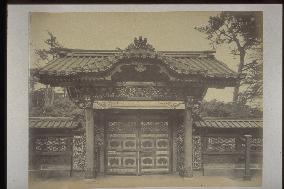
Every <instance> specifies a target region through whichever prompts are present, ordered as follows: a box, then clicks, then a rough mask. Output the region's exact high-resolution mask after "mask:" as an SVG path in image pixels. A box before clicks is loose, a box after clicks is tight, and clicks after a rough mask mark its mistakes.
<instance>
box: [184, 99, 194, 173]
mask: <svg viewBox="0 0 284 189" xmlns="http://www.w3.org/2000/svg"><path fill="white" fill-rule="evenodd" d="M192 100H193V99H192V97H187V98H186V99H185V110H184V176H185V177H193V172H192V155H193V141H192V125H193V119H192V107H191V105H192Z"/></svg>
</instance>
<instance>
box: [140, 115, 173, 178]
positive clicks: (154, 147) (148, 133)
mask: <svg viewBox="0 0 284 189" xmlns="http://www.w3.org/2000/svg"><path fill="white" fill-rule="evenodd" d="M140 128H141V129H140V141H141V142H140V153H141V154H140V156H139V158H140V162H141V166H140V168H141V169H140V172H141V174H147V173H150V174H151V173H168V172H169V171H170V164H169V157H170V140H169V138H170V136H169V125H168V121H160V120H147V121H140Z"/></svg>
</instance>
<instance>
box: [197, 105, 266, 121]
mask: <svg viewBox="0 0 284 189" xmlns="http://www.w3.org/2000/svg"><path fill="white" fill-rule="evenodd" d="M201 115H202V117H220V118H226V119H251V118H262V111H261V110H259V109H257V108H252V107H250V106H248V105H244V104H240V103H224V102H220V101H217V100H211V101H209V102H207V101H203V102H202V111H201Z"/></svg>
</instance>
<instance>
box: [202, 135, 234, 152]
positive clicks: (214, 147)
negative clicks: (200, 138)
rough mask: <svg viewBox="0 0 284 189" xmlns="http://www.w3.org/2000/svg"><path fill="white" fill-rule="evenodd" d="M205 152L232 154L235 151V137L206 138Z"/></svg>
mask: <svg viewBox="0 0 284 189" xmlns="http://www.w3.org/2000/svg"><path fill="white" fill-rule="evenodd" d="M205 151H207V152H234V151H236V138H235V137H219V136H218V137H207V148H206V149H205Z"/></svg>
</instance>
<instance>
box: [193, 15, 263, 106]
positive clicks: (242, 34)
mask: <svg viewBox="0 0 284 189" xmlns="http://www.w3.org/2000/svg"><path fill="white" fill-rule="evenodd" d="M195 29H197V30H198V31H200V32H202V33H205V34H206V36H207V39H208V40H209V41H210V44H211V45H212V46H213V48H215V47H217V46H219V45H224V44H228V45H229V46H230V48H231V53H232V54H233V55H234V56H239V59H240V61H239V64H238V71H237V72H238V73H239V74H240V75H242V74H243V72H244V69H246V70H247V68H248V67H250V66H249V65H250V63H246V62H245V56H246V55H247V54H248V53H250V51H252V50H253V49H254V48H256V47H259V46H261V45H262V35H263V34H262V13H261V12H236V11H224V12H221V13H220V14H218V15H217V16H212V17H210V18H209V21H208V23H207V25H204V26H199V27H195ZM261 53H262V52H261ZM240 85H241V82H239V83H238V85H237V86H236V87H235V90H234V99H233V101H234V102H243V100H242V101H239V96H240V94H239V88H240ZM257 86H259V85H255V87H257ZM251 94H253V93H251ZM244 97H246V96H245V95H243V98H244ZM250 98H251V97H250Z"/></svg>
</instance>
